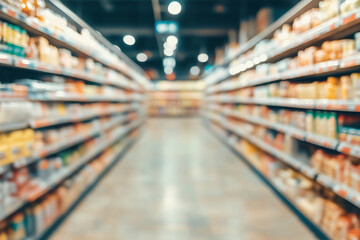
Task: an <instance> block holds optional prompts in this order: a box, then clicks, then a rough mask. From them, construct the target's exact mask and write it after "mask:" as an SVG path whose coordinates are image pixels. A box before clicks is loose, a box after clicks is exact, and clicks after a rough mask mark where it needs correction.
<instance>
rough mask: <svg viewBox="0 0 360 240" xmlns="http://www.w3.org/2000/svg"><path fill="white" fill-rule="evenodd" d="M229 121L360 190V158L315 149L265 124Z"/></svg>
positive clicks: (327, 174) (319, 171)
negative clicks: (268, 127) (256, 124)
mask: <svg viewBox="0 0 360 240" xmlns="http://www.w3.org/2000/svg"><path fill="white" fill-rule="evenodd" d="M229 122H231V123H232V124H233V125H235V126H236V127H237V128H239V129H243V130H244V131H246V132H247V133H248V134H251V135H252V136H255V137H256V138H258V139H260V140H262V141H264V142H265V143H267V144H268V145H271V146H272V147H274V148H275V149H278V150H280V151H281V152H284V153H286V154H289V155H290V156H296V158H297V160H298V161H302V160H303V161H304V163H305V162H309V163H310V164H311V166H312V167H313V168H314V169H316V170H317V171H318V173H323V174H324V175H326V176H328V177H331V178H332V179H334V180H336V181H338V182H340V183H344V184H346V185H347V186H349V187H350V188H353V189H355V190H356V191H358V192H360V167H359V165H360V159H358V158H355V157H351V156H348V155H345V154H342V153H333V152H329V153H326V152H325V151H324V150H321V149H316V150H315V151H314V150H313V148H312V147H310V146H311V145H303V144H301V143H300V142H299V141H297V140H296V139H294V138H292V137H291V136H289V135H285V134H283V133H280V132H277V131H273V130H270V129H267V128H265V127H263V126H255V125H252V124H249V123H246V122H243V121H239V120H235V119H229ZM306 146H308V147H306ZM260 159H261V158H260ZM309 159H310V161H309ZM254 165H257V164H254ZM267 169H270V167H267Z"/></svg>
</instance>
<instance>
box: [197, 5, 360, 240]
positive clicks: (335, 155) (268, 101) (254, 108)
mask: <svg viewBox="0 0 360 240" xmlns="http://www.w3.org/2000/svg"><path fill="white" fill-rule="evenodd" d="M319 2H320V1H306V0H303V1H301V2H300V3H299V4H298V5H296V6H295V7H294V8H293V9H291V10H290V11H289V12H288V13H287V14H285V15H284V16H283V17H282V18H280V19H279V20H278V21H277V22H275V23H274V24H272V25H271V26H269V27H268V29H266V30H265V31H264V32H262V33H260V34H258V35H257V36H256V37H254V38H253V39H251V40H250V41H249V42H248V43H246V44H245V45H242V46H241V47H240V48H239V49H238V50H237V51H235V52H233V53H231V54H229V56H227V57H225V61H224V62H223V63H222V64H220V65H218V66H215V67H214V68H213V70H212V73H208V74H205V75H204V76H203V80H204V81H205V84H206V87H205V90H204V94H205V97H204V104H203V107H202V109H201V114H202V116H203V118H204V120H205V123H206V126H207V127H208V128H210V129H211V130H212V131H214V132H215V133H216V135H218V136H220V140H221V141H223V142H224V143H225V144H226V145H228V146H229V147H230V148H231V149H232V150H233V151H234V152H235V153H236V154H237V155H238V156H239V157H240V158H242V159H243V160H245V161H246V163H247V164H248V165H249V166H250V167H251V168H252V169H253V170H254V171H255V173H256V174H257V175H258V176H259V177H260V178H262V179H263V180H264V182H265V183H266V184H267V185H268V186H269V187H270V188H271V189H272V190H274V191H275V193H276V194H277V195H278V196H279V197H280V198H281V199H282V200H283V201H284V203H285V204H287V205H288V206H289V207H290V209H292V210H293V211H294V213H295V214H296V215H297V216H298V217H299V218H300V219H301V220H302V221H303V222H304V223H305V224H306V225H307V226H308V227H309V228H310V229H311V230H312V231H313V232H314V234H315V235H316V236H317V237H318V238H320V239H340V237H339V235H338V234H339V233H338V232H336V231H335V230H333V229H330V228H328V225H327V224H326V223H328V222H329V221H330V220H329V219H324V218H325V217H324V216H326V215H328V214H329V213H328V212H327V214H324V216H323V217H322V216H319V217H318V216H312V215H309V214H307V213H308V212H309V208H311V207H315V206H317V208H316V209H319V208H320V209H323V210H322V211H324V212H326V211H327V209H329V207H328V206H330V205H331V206H333V207H334V209H335V208H336V209H337V210H339V211H340V210H341V212H342V213H341V215H339V216H341V217H342V219H346V218H347V217H349V216H350V215H349V214H356V216H357V217H358V215H359V213H360V209H359V207H360V189H359V188H356V187H355V185H356V184H355V183H356V180H355V178H356V177H357V175H358V173H356V172H352V171H353V169H355V168H356V166H355V163H356V162H357V161H358V160H359V159H360V145H359V144H358V143H357V142H356V141H355V140H356V137H357V133H356V131H355V129H357V126H356V124H353V125H350V124H349V123H348V122H349V121H350V119H357V117H359V111H360V100H359V99H358V98H357V97H356V95H355V94H354V95H351V96H346V93H349V92H350V91H356V90H354V89H357V85H356V83H357V82H356V80H355V79H354V78H353V76H354V74H353V73H357V72H360V57H359V56H360V52H359V50H360V45H359V41H358V39H356V41H357V42H355V41H353V39H354V38H356V37H358V35H359V34H358V35H356V33H357V32H359V31H360V27H359V26H360V25H359V21H360V9H347V10H346V11H345V10H343V12H341V13H338V15H337V16H333V17H331V18H329V19H327V20H324V21H322V22H321V24H318V25H317V26H315V27H309V28H308V29H307V30H305V31H303V32H300V33H299V32H296V31H295V30H294V29H292V28H293V27H294V26H291V25H292V24H293V22H294V21H297V19H298V18H299V17H301V15H302V14H304V13H305V14H306V12H307V11H309V10H311V9H313V8H317V7H318V6H319ZM329 2H330V1H329ZM329 2H328V3H329ZM321 4H323V3H321ZM333 4H334V3H333ZM341 4H344V3H341ZM334 9H345V8H344V7H341V8H340V6H337V7H334ZM317 11H326V10H321V9H320V10H317ZM322 14H324V12H322ZM321 16H324V15H321ZM310 21H311V20H310ZM285 24H289V25H290V30H289V33H288V38H285V39H286V40H281V39H279V37H278V36H279V32H277V31H279V29H282V30H281V31H285V30H283V29H288V28H289V27H286V28H283V26H284V25H285ZM291 29H292V30H291ZM275 32H276V34H277V36H275V37H274V34H275ZM286 33H287V32H286V31H285V33H284V34H286ZM341 39H347V40H346V41H348V42H350V41H353V43H354V49H353V50H351V52H345V50H344V49H345V48H343V46H344V45H339V46H341V47H340V49H341V50H339V51H341V55H340V56H339V57H333V58H332V59H331V57H330V58H328V59H327V55H326V51H327V50H329V49H330V50H331V48H329V49H327V50H324V49H326V47H324V45H325V44H332V43H334V44H335V42H332V41H334V40H341ZM349 39H350V40H349ZM264 40H266V41H264ZM281 41H283V42H281ZM346 41H337V42H336V43H339V44H345V42H346ZM324 43H325V44H324ZM355 44H357V48H355ZM312 46H314V47H313V48H312V49H313V50H314V52H313V53H309V52H306V51H307V50H308V48H309V47H312ZM305 53H308V55H306V56H305ZM315 53H319V54H320V53H324V54H325V55H324V58H317V57H316V56H319V55H315ZM301 54H304V55H301ZM310 54H314V55H310ZM311 56H312V57H313V58H312V61H309V62H306V63H304V62H302V60H304V59H306V58H305V57H309V58H307V59H311ZM320 59H321V60H320ZM322 59H324V60H322ZM351 74H353V75H351ZM350 75H351V77H350ZM340 76H341V77H342V76H345V77H342V78H341V80H340V79H339V77H340ZM347 76H349V77H348V78H347ZM330 77H334V78H330ZM345 78H347V79H350V80H349V82H351V83H354V85H351V87H349V88H348V89H349V91H348V92H346V91H345V90H344V89H345V86H346V84H345V80H343V79H345ZM329 79H330V80H329ZM331 81H333V82H331ZM330 82H331V83H330ZM332 83H333V85H331V84H332ZM316 84H319V85H316ZM313 87H315V88H313ZM317 87H318V88H317ZM313 89H315V90H314V95H311V94H312V92H311V91H312V90H313ZM329 89H331V90H329ZM330 91H333V92H331V93H334V94H333V95H331V94H329V93H330ZM309 92H310V93H309ZM324 96H325V97H324ZM330 119H331V120H330ZM331 121H334V122H333V123H330V122H331ZM354 121H355V120H354ZM355 122H356V121H355ZM332 126H334V128H332ZM350 129H351V131H350ZM345 130H346V131H348V132H345ZM300 149H301V150H300ZM340 158H341V160H340ZM336 159H338V160H336ZM330 164H332V165H331V166H330ZM340 166H342V167H340ZM344 169H346V170H344ZM331 171H333V173H334V174H331V173H330V172H331ZM335 172H336V173H335ZM350 172H351V174H352V175H350ZM340 175H341V177H340ZM284 181H285V182H286V184H288V183H289V182H293V183H294V182H297V183H296V184H295V183H294V186H293V187H292V189H300V190H298V192H297V193H296V194H294V193H293V192H291V195H294V196H291V197H289V194H290V193H289V192H287V191H283V189H282V188H284V186H283V185H284ZM279 183H281V184H279ZM302 184H303V185H302ZM304 186H310V187H309V188H306V187H304ZM285 189H286V187H285ZM294 191H297V190H294ZM304 192H306V194H305V193H304ZM304 202H306V203H307V204H305V205H304ZM319 202H321V205H315V204H320V203H319ZM301 204H302V205H301ZM328 211H329V210H328ZM324 212H323V213H324ZM339 216H337V217H334V219H338V217H339ZM315 219H316V220H315ZM337 221H340V220H339V219H338V220H337ZM334 224H335V225H336V224H337V222H335V223H334ZM335 225H334V226H335ZM336 226H337V225H336ZM337 227H338V228H341V227H340V226H337ZM342 230H343V231H344V232H345V233H346V234H350V233H349V232H351V231H358V229H356V228H355V229H354V228H352V230H351V228H350V227H349V228H348V229H342ZM344 232H343V233H344ZM346 236H347V235H343V237H345V238H346Z"/></svg>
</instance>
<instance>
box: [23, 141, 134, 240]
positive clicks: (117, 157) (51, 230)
mask: <svg viewBox="0 0 360 240" xmlns="http://www.w3.org/2000/svg"><path fill="white" fill-rule="evenodd" d="M134 143H135V139H131V140H129V141H128V143H127V144H126V145H125V147H124V148H123V149H122V150H121V151H120V152H119V153H117V154H115V156H114V157H112V159H111V160H110V164H109V165H108V166H107V167H106V168H105V170H103V171H102V172H101V173H100V174H99V176H98V177H96V179H95V180H94V181H93V182H92V183H91V184H89V186H88V187H86V188H85V189H84V190H83V192H81V193H80V196H79V197H78V198H77V200H75V201H74V202H73V203H72V204H71V206H70V207H69V208H68V209H67V210H66V211H65V213H63V214H62V215H60V216H59V217H58V218H57V219H56V220H55V222H54V223H52V224H51V225H50V227H48V228H47V229H45V231H44V232H42V233H41V234H40V235H39V236H36V237H34V238H31V239H29V240H46V239H49V237H50V236H51V235H52V233H54V232H55V230H56V229H57V228H58V227H59V226H60V225H61V224H62V222H63V221H64V220H65V219H66V218H67V217H68V216H69V215H70V214H71V213H72V212H73V210H75V208H76V207H77V206H78V204H79V203H80V202H81V201H82V200H83V199H84V198H85V197H86V196H87V195H88V194H89V193H90V192H91V191H92V190H93V189H94V187H95V186H96V185H97V184H98V183H99V182H100V180H101V179H102V178H103V177H104V176H105V175H106V174H107V173H108V172H109V171H110V170H111V169H112V168H113V167H114V166H115V164H116V163H117V162H118V161H119V160H120V159H121V158H122V157H123V156H124V155H125V153H126V152H127V151H128V150H129V149H130V147H131V146H132V145H133V144H134Z"/></svg>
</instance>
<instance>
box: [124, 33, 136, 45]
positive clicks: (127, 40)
mask: <svg viewBox="0 0 360 240" xmlns="http://www.w3.org/2000/svg"><path fill="white" fill-rule="evenodd" d="M123 41H124V43H125V44H127V45H129V46H132V45H134V44H135V38H134V37H133V36H131V35H125V36H124V37H123Z"/></svg>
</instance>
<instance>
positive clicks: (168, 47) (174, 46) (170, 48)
mask: <svg viewBox="0 0 360 240" xmlns="http://www.w3.org/2000/svg"><path fill="white" fill-rule="evenodd" d="M163 46H164V49H168V50H171V51H174V50H175V49H176V44H175V45H171V44H170V43H169V42H165V43H164V45H163Z"/></svg>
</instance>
